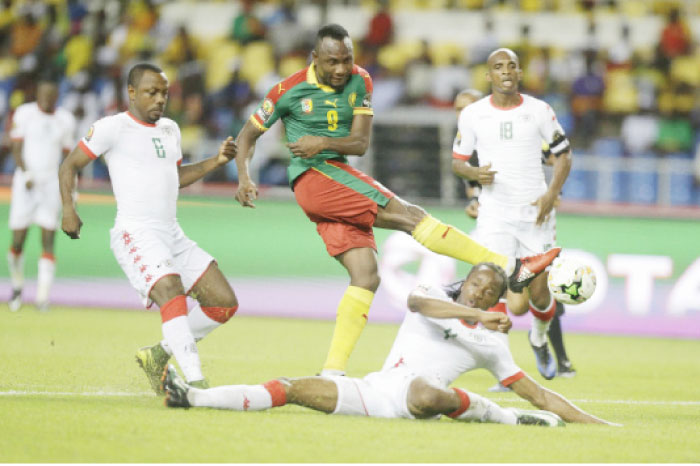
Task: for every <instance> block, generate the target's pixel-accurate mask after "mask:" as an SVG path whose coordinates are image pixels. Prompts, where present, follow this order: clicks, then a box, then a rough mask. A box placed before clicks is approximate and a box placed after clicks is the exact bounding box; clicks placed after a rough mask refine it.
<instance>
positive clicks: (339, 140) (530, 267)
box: [236, 24, 559, 374]
mask: <svg viewBox="0 0 700 466" xmlns="http://www.w3.org/2000/svg"><path fill="white" fill-rule="evenodd" d="M312 59H313V61H312V63H311V65H310V66H308V67H307V68H304V69H302V70H301V71H299V72H297V73H295V74H293V75H292V76H290V77H289V78H287V79H285V80H283V81H281V82H280V83H278V84H277V85H276V86H274V87H273V88H272V90H270V92H269V93H268V94H267V96H266V97H265V98H264V99H263V101H262V102H261V104H260V106H259V108H258V109H257V111H256V112H255V113H254V114H253V115H252V116H251V117H250V119H248V121H247V122H246V124H245V126H244V127H243V128H242V129H241V131H240V133H239V134H238V137H237V144H238V150H239V156H238V157H236V165H237V167H238V174H239V186H238V191H237V192H236V199H237V200H238V202H240V203H241V205H243V206H244V207H254V203H253V201H254V200H255V199H256V197H257V194H258V192H257V187H256V185H255V183H254V182H253V181H252V180H251V179H250V174H249V170H248V164H249V160H250V158H251V157H252V155H253V152H254V146H255V142H256V141H257V139H258V138H259V137H260V136H261V135H262V134H263V133H264V132H265V131H266V130H267V129H268V128H270V127H271V126H272V125H273V124H274V123H275V122H276V121H277V120H278V119H281V120H282V122H283V123H284V128H285V131H286V136H287V140H288V141H289V142H288V144H287V147H288V148H289V149H290V151H291V154H292V157H291V161H290V164H289V167H288V170H287V174H288V177H289V183H290V186H291V187H292V189H293V190H294V195H295V197H296V200H297V203H298V204H299V206H300V207H301V208H302V209H303V210H304V212H305V213H306V215H307V216H308V217H309V219H310V220H311V221H312V222H314V223H316V230H317V232H318V233H319V235H320V236H321V238H322V239H323V241H324V242H325V244H326V250H327V251H328V254H329V255H331V256H332V257H334V258H335V259H337V260H338V261H339V262H340V263H341V264H342V265H343V267H345V269H346V270H347V272H348V274H349V276H350V286H349V287H348V288H347V290H346V291H345V294H344V295H343V297H342V298H341V300H340V304H339V305H338V310H337V318H336V327H335V331H334V333H333V339H332V341H331V346H330V350H329V352H328V356H327V358H326V362H325V363H324V365H323V370H322V373H323V374H343V373H344V372H345V367H346V363H347V360H348V358H349V357H350V353H351V352H352V350H353V348H354V347H355V343H356V342H357V340H358V339H359V337H360V334H361V333H362V329H363V328H364V326H365V323H366V322H367V315H368V314H369V308H370V305H371V304H372V300H373V299H374V293H375V291H376V290H377V288H378V286H379V275H378V271H377V257H376V249H377V247H376V243H375V240H374V233H373V230H372V227H379V228H387V229H392V230H398V231H403V232H405V233H408V234H411V235H412V236H413V238H415V239H416V240H417V241H418V242H420V243H421V244H423V245H424V246H426V247H427V248H428V249H430V250H431V251H434V252H437V253H440V254H444V255H448V256H451V257H454V258H456V259H459V260H462V261H464V262H469V263H472V264H475V263H477V262H482V261H491V262H495V263H497V264H498V265H500V266H502V267H504V268H505V269H506V270H507V271H508V273H509V274H510V276H511V279H510V286H511V287H513V288H515V289H521V288H522V287H523V286H524V285H525V284H526V283H528V282H529V281H530V280H531V279H532V277H533V275H534V274H536V273H539V272H540V271H541V270H543V269H544V267H546V265H547V264H549V263H551V261H552V260H553V259H554V257H555V256H556V255H557V254H558V251H559V250H558V249H554V250H552V251H549V252H548V253H547V254H543V255H539V256H537V257H530V258H525V257H523V258H521V259H520V260H518V261H515V260H513V259H512V258H508V257H506V256H503V255H500V254H495V253H493V252H492V251H490V250H488V249H486V248H484V247H483V246H481V245H480V244H479V243H477V242H475V241H474V240H472V239H471V238H470V237H469V236H467V235H466V234H464V233H463V232H461V231H460V230H458V229H457V228H454V227H452V226H450V225H446V224H444V223H442V222H441V221H439V220H437V219H436V218H434V217H432V216H431V215H428V214H427V213H426V212H425V210H423V209H422V208H421V207H418V206H415V205H412V204H409V203H407V202H405V201H404V200H402V199H400V198H398V197H397V196H395V195H394V193H392V192H391V191H389V190H388V189H387V188H385V187H384V186H382V185H381V184H380V183H378V182H377V181H375V180H374V179H372V178H371V177H369V176H367V175H366V174H364V173H362V172H360V171H359V170H356V169H354V168H353V167H351V166H350V165H348V164H347V156H348V155H359V156H361V155H363V154H364V153H365V151H366V150H367V148H368V146H369V140H370V133H371V127H372V115H373V112H372V79H371V78H370V76H369V74H368V73H367V72H366V71H365V70H363V69H362V68H360V67H358V66H356V65H354V58H353V45H352V40H351V39H350V37H349V36H348V33H347V31H346V30H345V29H344V28H343V27H342V26H339V25H335V24H334V25H328V26H324V27H322V28H321V29H320V30H319V31H318V34H317V36H316V44H315V48H314V50H313V52H312ZM526 269H527V270H526Z"/></svg>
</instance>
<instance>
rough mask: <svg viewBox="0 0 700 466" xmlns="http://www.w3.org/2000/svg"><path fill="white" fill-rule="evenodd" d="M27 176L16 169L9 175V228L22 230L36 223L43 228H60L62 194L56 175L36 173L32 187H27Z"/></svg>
mask: <svg viewBox="0 0 700 466" xmlns="http://www.w3.org/2000/svg"><path fill="white" fill-rule="evenodd" d="M26 180H27V176H26V174H25V173H24V172H22V171H20V170H17V171H15V174H14V176H13V177H12V200H11V201H10V220H9V225H8V226H9V227H10V230H24V229H25V228H29V227H30V226H31V225H39V226H40V227H41V228H44V229H46V230H56V229H57V228H58V227H59V218H60V215H61V194H60V191H59V189H58V174H54V175H53V176H41V177H40V176H37V177H36V178H35V179H34V186H33V187H32V189H27V186H26Z"/></svg>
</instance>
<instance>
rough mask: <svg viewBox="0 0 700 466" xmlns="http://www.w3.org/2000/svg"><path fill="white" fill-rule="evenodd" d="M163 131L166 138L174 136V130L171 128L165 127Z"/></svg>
mask: <svg viewBox="0 0 700 466" xmlns="http://www.w3.org/2000/svg"><path fill="white" fill-rule="evenodd" d="M161 131H163V134H165V135H166V136H172V135H173V134H174V129H173V128H172V127H171V126H164V127H162V128H161Z"/></svg>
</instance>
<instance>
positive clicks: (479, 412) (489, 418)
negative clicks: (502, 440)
mask: <svg viewBox="0 0 700 466" xmlns="http://www.w3.org/2000/svg"><path fill="white" fill-rule="evenodd" d="M464 391H465V392H467V395H469V408H467V410H466V411H465V412H463V413H462V414H460V415H459V416H457V417H456V418H455V419H458V420H460V421H467V422H497V423H499V424H517V423H518V417H517V416H516V415H515V413H513V412H512V411H510V410H508V409H505V408H502V407H500V406H498V405H497V404H496V403H494V402H493V401H491V400H489V399H488V398H484V397H483V396H481V395H477V394H476V393H472V392H468V391H466V390H464Z"/></svg>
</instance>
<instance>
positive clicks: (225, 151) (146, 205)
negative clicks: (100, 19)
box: [59, 63, 238, 393]
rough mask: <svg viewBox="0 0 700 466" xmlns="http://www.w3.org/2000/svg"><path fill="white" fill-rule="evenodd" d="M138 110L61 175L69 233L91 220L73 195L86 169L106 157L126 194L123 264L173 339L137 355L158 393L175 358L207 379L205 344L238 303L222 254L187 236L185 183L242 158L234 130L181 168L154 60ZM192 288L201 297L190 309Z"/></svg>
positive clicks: (133, 103) (118, 245)
mask: <svg viewBox="0 0 700 466" xmlns="http://www.w3.org/2000/svg"><path fill="white" fill-rule="evenodd" d="M127 85H128V92H129V110H128V111H126V112H122V113H118V114H116V115H112V116H108V117H105V118H102V119H100V120H98V121H96V122H95V124H94V125H93V126H92V127H91V128H90V131H89V133H88V134H87V136H85V137H84V138H82V139H81V140H80V142H79V143H78V146H77V147H76V148H75V149H73V151H72V152H71V154H70V155H69V156H68V158H67V159H66V160H65V161H64V162H63V164H62V165H61V169H60V172H59V179H60V186H61V197H62V198H63V224H62V228H63V231H64V232H65V233H66V234H67V235H68V236H69V237H71V238H72V239H78V238H79V237H80V229H81V226H82V224H83V222H82V221H81V219H80V217H79V216H78V213H77V212H76V209H75V205H74V202H73V197H72V193H73V190H74V188H75V179H76V174H77V173H78V171H79V170H80V169H82V168H83V167H85V166H86V165H87V164H88V163H90V162H91V161H92V160H95V159H96V158H97V157H99V156H104V158H105V162H106V163H107V168H108V169H109V176H110V179H111V181H112V188H113V190H114V197H115V198H116V201H117V217H116V219H115V221H114V227H113V228H112V229H111V230H110V245H111V249H112V252H113V253H114V256H115V258H116V259H117V262H118V263H119V265H120V266H121V268H122V270H123V271H124V273H125V274H126V276H127V278H128V279H129V282H130V283H131V285H132V286H133V287H134V288H135V289H136V290H137V291H138V292H139V294H140V295H141V297H142V298H143V300H144V303H145V304H146V306H147V307H150V305H152V303H153V302H155V303H156V304H157V305H158V306H159V307H160V315H161V318H162V331H163V340H162V341H161V342H160V343H157V344H155V345H153V346H150V347H145V348H142V349H140V350H139V351H138V353H137V354H136V360H137V362H138V363H139V365H140V366H141V367H142V368H143V370H144V371H145V372H146V376H147V377H148V379H149V381H150V382H151V385H152V387H153V389H154V390H155V391H156V393H159V391H160V375H161V374H162V372H163V369H164V368H165V366H166V365H167V363H168V360H169V358H170V356H171V355H173V356H175V359H176V360H177V362H178V364H179V365H180V368H182V371H183V372H184V374H185V377H186V378H187V380H188V381H189V382H190V383H192V384H193V385H195V386H206V379H205V378H204V375H203V374H202V370H201V364H200V360H199V354H198V352H197V345H196V343H195V342H196V341H197V340H201V339H202V338H204V337H205V336H206V335H207V334H208V333H209V332H211V331H212V330H214V329H215V328H217V327H219V326H220V325H221V324H223V323H225V322H226V321H228V320H229V319H230V318H231V317H232V316H233V314H234V313H235V312H236V309H237V308H238V301H237V300H236V296H235V294H234V292H233V290H232V289H231V286H230V285H229V283H228V281H227V280H226V278H225V277H224V275H223V274H222V273H221V271H220V270H219V268H218V266H217V264H216V261H215V260H214V258H213V257H212V256H210V255H209V254H208V253H207V252H206V251H204V250H203V249H201V248H200V247H198V246H197V243H195V242H194V241H192V240H190V239H189V238H187V236H185V234H184V232H183V231H182V229H181V228H180V225H179V224H178V222H177V218H176V209H177V196H178V189H179V188H182V187H185V186H188V185H190V184H192V183H194V182H195V181H197V180H199V179H200V178H202V177H203V176H204V175H206V174H207V173H209V172H211V171H212V170H214V169H216V168H218V167H220V166H222V165H224V164H226V163H228V162H229V161H230V160H231V159H232V158H234V157H235V156H236V144H235V142H234V141H233V138H231V137H229V138H227V139H226V140H225V141H223V142H222V143H221V146H220V147H219V153H218V154H216V155H215V156H213V157H210V158H207V159H205V160H202V161H200V162H197V163H193V164H187V165H181V162H182V151H181V149H180V128H179V127H178V125H177V123H175V122H174V121H173V120H170V119H168V118H163V117H162V115H163V112H164V110H165V104H166V102H167V98H168V79H167V78H166V76H165V74H164V73H163V71H162V70H161V69H160V68H158V67H156V66H154V65H151V64H148V63H141V64H138V65H135V66H134V67H133V68H131V70H130V71H129V75H128V82H127ZM186 295H191V296H192V297H193V298H195V299H196V300H197V301H198V304H196V305H195V306H194V307H193V308H192V309H190V310H189V313H188V309H187V302H186V298H185V296H186Z"/></svg>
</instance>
